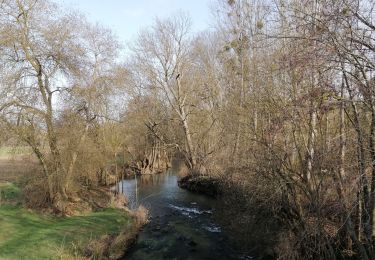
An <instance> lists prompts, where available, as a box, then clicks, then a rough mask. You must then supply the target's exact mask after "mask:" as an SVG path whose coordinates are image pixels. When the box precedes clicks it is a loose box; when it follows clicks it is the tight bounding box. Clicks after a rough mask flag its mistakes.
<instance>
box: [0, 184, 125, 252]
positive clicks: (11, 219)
mask: <svg viewBox="0 0 375 260" xmlns="http://www.w3.org/2000/svg"><path fill="white" fill-rule="evenodd" d="M0 185H2V186H0V189H1V187H2V189H1V190H2V191H3V196H7V197H8V198H9V199H11V200H12V199H14V197H16V196H18V195H19V189H18V188H17V187H16V186H14V185H13V184H7V185H6V184H0ZM5 186H8V187H6V188H4V187H5ZM131 224H132V223H131V218H130V217H129V215H128V214H127V213H126V212H125V211H123V210H119V209H105V210H103V211H100V212H93V213H90V214H86V215H82V216H74V217H54V216H50V215H43V214H40V213H35V212H32V211H30V210H27V209H25V208H23V207H22V206H20V205H10V204H2V205H0V259H61V258H62V259H73V258H74V257H75V256H79V255H81V254H82V249H83V248H84V247H85V245H87V244H88V243H89V242H90V241H91V240H94V239H99V238H100V237H102V236H103V235H107V234H117V233H119V232H120V231H121V230H124V229H125V228H127V227H130V225H131Z"/></svg>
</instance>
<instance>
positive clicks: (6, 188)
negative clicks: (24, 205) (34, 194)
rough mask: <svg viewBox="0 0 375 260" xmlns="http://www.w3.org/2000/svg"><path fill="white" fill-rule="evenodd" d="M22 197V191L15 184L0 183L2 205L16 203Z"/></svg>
mask: <svg viewBox="0 0 375 260" xmlns="http://www.w3.org/2000/svg"><path fill="white" fill-rule="evenodd" d="M20 197H21V189H20V188H19V187H17V186H16V185H14V184H13V183H9V182H7V183H0V205H1V204H2V203H4V202H8V203H9V202H15V201H18V200H19V198H20Z"/></svg>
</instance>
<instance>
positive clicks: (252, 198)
mask: <svg viewBox="0 0 375 260" xmlns="http://www.w3.org/2000/svg"><path fill="white" fill-rule="evenodd" d="M234 173H235V172H230V173H227V174H226V175H222V176H202V175H187V176H184V177H182V178H180V179H179V180H178V185H179V187H180V188H183V189H186V190H188V191H190V192H193V193H198V194H202V195H206V196H210V197H214V198H215V199H216V200H217V201H218V203H217V210H216V214H215V215H216V216H215V218H216V219H217V220H218V223H219V224H220V226H221V227H222V228H223V230H225V232H226V233H227V234H228V235H229V240H230V243H232V244H233V246H234V247H235V248H236V250H238V251H240V252H242V254H243V255H251V256H253V257H255V259H276V258H277V255H276V245H277V243H278V239H279V233H280V230H281V225H280V223H279V220H278V219H277V218H275V217H274V216H275V214H274V207H273V205H272V204H270V203H269V202H268V201H269V200H273V195H272V191H273V189H271V188H270V189H267V188H266V187H264V188H265V190H263V187H260V186H256V185H253V184H252V182H251V179H250V178H249V175H247V174H244V173H242V172H241V174H236V175H235V176H234ZM260 189H261V190H262V191H261V192H262V193H264V194H263V195H264V197H263V198H264V199H263V200H262V199H261V196H259V193H261V192H260ZM265 191H267V192H268V193H269V194H268V195H266V193H265ZM263 195H262V196H263ZM274 201H275V203H276V201H277V200H276V199H275V200H274Z"/></svg>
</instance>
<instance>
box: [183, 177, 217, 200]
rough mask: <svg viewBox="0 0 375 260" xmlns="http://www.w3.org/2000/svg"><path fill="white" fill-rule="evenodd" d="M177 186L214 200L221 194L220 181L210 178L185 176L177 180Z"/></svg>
mask: <svg viewBox="0 0 375 260" xmlns="http://www.w3.org/2000/svg"><path fill="white" fill-rule="evenodd" d="M178 186H179V187H180V188H182V189H186V190H189V191H191V192H195V193H199V194H203V195H206V196H210V197H214V198H216V197H218V196H219V195H220V194H221V190H220V180H219V179H218V178H214V177H210V176H201V175H187V176H185V177H182V178H181V179H179V180H178Z"/></svg>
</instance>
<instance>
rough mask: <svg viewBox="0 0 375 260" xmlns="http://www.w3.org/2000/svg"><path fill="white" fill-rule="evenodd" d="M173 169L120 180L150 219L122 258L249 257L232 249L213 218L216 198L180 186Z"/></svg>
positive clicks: (122, 188) (133, 205)
mask: <svg viewBox="0 0 375 260" xmlns="http://www.w3.org/2000/svg"><path fill="white" fill-rule="evenodd" d="M177 178H178V177H177V175H176V174H174V173H172V172H167V173H165V174H159V175H149V176H141V177H136V178H134V179H127V180H123V181H122V182H120V184H119V189H120V192H121V191H122V192H123V193H125V194H126V195H127V197H128V198H129V207H130V208H133V209H134V208H136V207H137V206H138V205H140V204H142V205H143V206H145V207H146V208H148V209H149V211H150V215H151V217H150V223H149V224H148V225H146V226H145V227H144V229H143V230H142V231H141V232H140V234H139V237H138V240H137V243H136V245H135V246H134V247H133V248H131V250H130V251H129V252H128V253H127V254H126V256H125V257H124V259H251V257H248V256H243V255H241V254H240V253H239V252H237V251H236V250H234V249H233V248H232V247H231V246H230V243H229V240H228V238H227V236H226V234H225V232H224V231H223V230H222V229H221V227H220V226H219V225H218V224H217V223H216V221H215V205H217V204H216V203H218V201H216V200H214V199H211V198H209V197H206V196H203V195H198V194H193V193H191V192H189V191H186V190H183V189H180V188H179V187H178V185H177Z"/></svg>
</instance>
